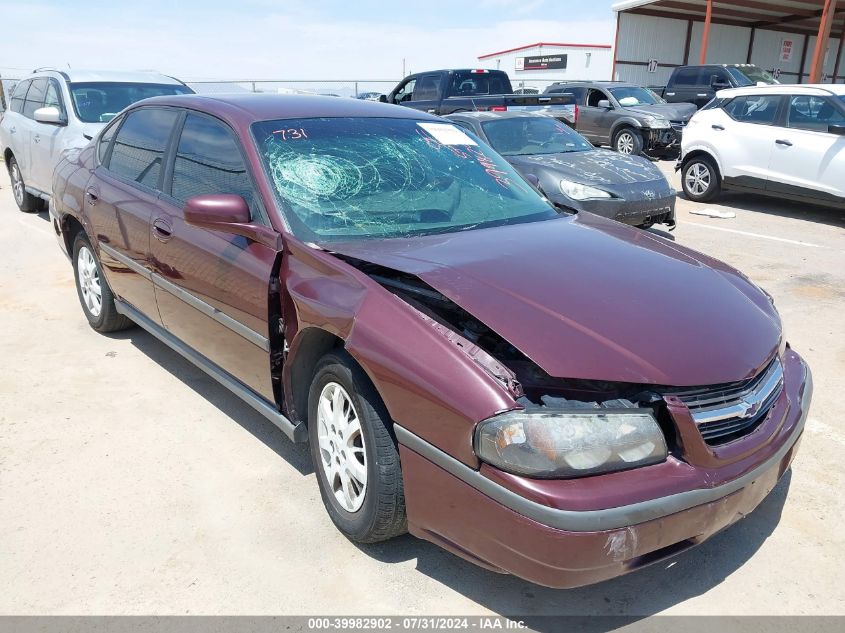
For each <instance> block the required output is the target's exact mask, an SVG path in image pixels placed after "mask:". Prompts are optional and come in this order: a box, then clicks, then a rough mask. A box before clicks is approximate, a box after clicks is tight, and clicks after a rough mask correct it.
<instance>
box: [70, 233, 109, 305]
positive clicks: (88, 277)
mask: <svg viewBox="0 0 845 633" xmlns="http://www.w3.org/2000/svg"><path fill="white" fill-rule="evenodd" d="M76 270H77V277H78V281H79V290H80V292H81V293H82V300H83V301H84V302H85V308H86V309H87V310H88V312H89V313H90V314H91V316H93V317H94V318H97V317H99V316H100V311H101V310H102V309H103V289H102V288H101V287H100V271H99V270H98V269H97V262H96V260H95V259H94V254H93V253H92V252H91V250H90V249H89V248H88V247H87V246H83V247H82V248H80V249H79V254H78V255H77V258H76Z"/></svg>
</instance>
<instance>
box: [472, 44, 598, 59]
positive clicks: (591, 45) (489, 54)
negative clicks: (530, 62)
mask: <svg viewBox="0 0 845 633" xmlns="http://www.w3.org/2000/svg"><path fill="white" fill-rule="evenodd" d="M541 46H551V47H553V48H605V49H609V48H612V46H611V45H610V44H568V43H566V42H537V43H535V44H525V45H524V46H517V47H516V48H507V49H505V50H503V51H496V52H495V53H486V54H484V55H479V56H478V59H487V58H488V57H495V56H496V55H504V54H505V53H516V52H517V51H525V50H528V49H529V48H540V47H541Z"/></svg>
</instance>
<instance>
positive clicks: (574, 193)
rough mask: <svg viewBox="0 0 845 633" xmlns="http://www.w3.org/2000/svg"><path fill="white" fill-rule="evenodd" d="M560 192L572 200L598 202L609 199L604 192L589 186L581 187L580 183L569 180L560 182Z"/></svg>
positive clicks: (607, 194) (608, 195)
mask: <svg viewBox="0 0 845 633" xmlns="http://www.w3.org/2000/svg"><path fill="white" fill-rule="evenodd" d="M560 191H561V193H564V194H566V195H567V196H569V197H570V198H572V199H573V200H599V199H602V198H610V197H611V195H610V194H609V193H608V192H606V191H602V190H601V189H597V188H596V187H591V186H589V185H582V184H581V183H580V182H573V181H571V180H561V181H560Z"/></svg>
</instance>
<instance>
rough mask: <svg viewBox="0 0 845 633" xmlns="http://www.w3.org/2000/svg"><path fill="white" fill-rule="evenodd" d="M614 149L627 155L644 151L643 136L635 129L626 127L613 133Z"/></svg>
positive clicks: (634, 154) (637, 154)
mask: <svg viewBox="0 0 845 633" xmlns="http://www.w3.org/2000/svg"><path fill="white" fill-rule="evenodd" d="M613 149H615V150H616V151H617V152H619V153H620V154H624V155H626V156H639V155H640V154H642V153H643V137H642V135H641V134H640V133H639V132H637V131H636V130H635V129H633V128H630V127H624V128H622V129H621V130H619V131H618V132H617V133H616V134H614V135H613Z"/></svg>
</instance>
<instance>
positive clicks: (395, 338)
mask: <svg viewBox="0 0 845 633" xmlns="http://www.w3.org/2000/svg"><path fill="white" fill-rule="evenodd" d="M285 260H286V261H285V264H284V267H283V271H284V275H285V278H286V280H287V297H286V298H285V299H284V301H285V309H284V313H285V340H286V341H287V342H288V344H289V353H288V357H287V358H286V360H285V368H284V372H283V381H284V385H285V393H286V394H291V393H292V392H293V391H294V382H295V380H294V378H295V377H294V376H292V368H294V367H297V366H298V363H297V357H298V356H299V355H302V354H307V353H308V350H307V346H306V347H303V346H302V345H301V341H302V339H303V337H304V336H307V335H308V333H309V332H312V331H313V328H317V329H319V330H322V331H325V332H327V333H329V334H330V335H331V336H333V337H336V339H337V340H339V341H342V343H343V346H344V347H345V349H346V350H347V351H348V352H349V353H350V354H351V355H352V356H353V357H354V358H355V360H356V361H357V362H358V363H359V364H360V365H361V367H362V368H363V369H364V371H365V372H366V373H367V375H368V376H369V378H370V379H371V380H372V382H373V384H374V386H375V388H376V390H377V391H378V393H379V394H380V396H381V398H382V399H383V400H384V403H385V406H386V407H387V410H388V412H389V413H390V416H391V418H392V419H393V420H394V421H396V422H397V423H399V424H401V425H402V426H403V427H405V428H407V429H409V430H411V431H412V432H413V433H415V434H417V435H419V436H420V437H423V438H425V439H426V440H427V441H428V442H431V443H432V444H435V445H437V446H439V447H440V448H441V449H442V450H444V451H446V452H447V453H449V454H450V455H452V456H453V457H455V458H457V459H459V460H461V461H462V462H464V463H465V464H467V465H470V466H473V467H477V466H478V460H477V458H476V457H475V454H474V452H473V448H472V436H473V430H474V428H475V425H476V424H477V423H478V421H480V420H483V419H486V418H488V417H490V416H492V415H495V414H496V413H499V412H501V411H506V410H509V409H513V408H515V407H517V406H518V405H517V404H516V401H515V398H516V397H518V394H519V391H518V384H517V383H516V381H515V378H514V377H513V374H512V373H511V372H510V371H509V370H507V368H505V367H504V366H502V365H500V364H499V363H497V361H496V360H495V359H494V358H492V357H491V356H489V354H487V353H486V352H484V350H481V349H480V348H477V346H473V345H472V344H471V343H470V342H469V341H467V340H466V339H463V337H460V335H457V334H456V333H454V332H452V333H451V334H449V333H447V332H446V331H445V330H444V328H443V327H442V326H440V324H438V323H437V322H436V321H434V320H433V319H432V318H430V317H428V316H426V315H425V314H423V313H422V312H420V311H419V310H417V309H416V308H414V307H412V306H411V305H410V304H408V303H406V302H405V301H403V300H402V299H400V298H399V297H397V296H396V295H394V294H392V293H391V292H389V291H388V290H386V289H385V288H384V287H382V286H381V285H380V284H378V283H377V282H376V281H374V280H373V279H371V278H370V277H369V276H368V275H366V274H365V273H363V272H361V271H359V270H357V269H355V268H354V267H352V266H350V265H349V264H348V263H346V262H344V261H342V260H340V259H339V258H337V257H335V256H333V255H331V254H330V253H327V252H325V251H322V250H318V249H314V248H309V247H308V246H305V245H303V244H297V243H291V244H290V245H289V248H288V250H287V252H286V255H285ZM447 329H448V328H447ZM299 366H300V367H301V366H302V364H301V363H300V364H299ZM497 374H498V375H497ZM308 381H309V382H310V378H309V379H308ZM293 400H294V399H291V398H286V402H287V403H288V405H287V406H288V408H289V413H290V414H291V415H292V416H293V417H294V418H295V419H300V420H302V419H304V418H305V416H306V412H305V411H299V410H290V409H291V408H292V407H293V406H295V405H294V403H293Z"/></svg>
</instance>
